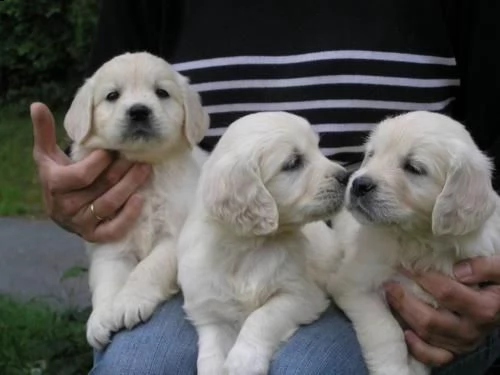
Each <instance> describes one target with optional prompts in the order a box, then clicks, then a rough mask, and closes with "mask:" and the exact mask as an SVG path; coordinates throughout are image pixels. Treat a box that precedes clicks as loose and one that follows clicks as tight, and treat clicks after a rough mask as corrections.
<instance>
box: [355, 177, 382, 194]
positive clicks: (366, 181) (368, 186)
mask: <svg viewBox="0 0 500 375" xmlns="http://www.w3.org/2000/svg"><path fill="white" fill-rule="evenodd" d="M375 187H376V184H375V182H374V181H373V180H372V179H371V178H370V177H366V176H361V177H357V178H356V179H354V181H353V182H352V187H351V191H352V193H353V194H354V195H356V196H358V197H362V196H363V195H366V194H367V193H368V192H370V191H371V190H373V189H375Z"/></svg>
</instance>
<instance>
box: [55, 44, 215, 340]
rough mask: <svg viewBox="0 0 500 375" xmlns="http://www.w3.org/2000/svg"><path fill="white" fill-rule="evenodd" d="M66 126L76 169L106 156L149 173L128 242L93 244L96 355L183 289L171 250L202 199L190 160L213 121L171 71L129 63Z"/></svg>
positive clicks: (98, 83) (88, 89)
mask: <svg viewBox="0 0 500 375" xmlns="http://www.w3.org/2000/svg"><path fill="white" fill-rule="evenodd" d="M64 124H65V128H66V130H67V132H68V134H69V136H70V138H71V139H72V140H73V141H74V144H73V147H72V157H73V159H74V160H79V159H81V158H83V157H84V156H85V155H87V154H88V153H89V152H91V151H92V150H95V149H106V150H114V151H117V152H119V154H120V155H121V156H122V157H124V158H126V159H129V160H132V161H140V162H145V163H149V164H152V166H153V173H152V178H151V180H150V181H149V182H148V183H146V185H145V186H144V187H143V188H142V191H141V195H142V197H143V200H144V206H143V209H142V213H141V216H140V218H139V219H138V220H137V223H136V224H135V226H134V228H133V229H132V230H131V231H130V233H128V235H127V236H126V237H125V238H123V239H122V240H120V241H116V242H113V243H107V244H93V243H88V244H87V248H88V250H89V254H90V270H89V279H90V280H89V283H90V289H91V292H92V307H93V311H92V314H91V316H90V318H89V320H88V322H87V339H88V342H89V343H90V345H92V346H93V347H94V348H97V349H100V348H102V347H103V346H105V345H106V344H107V343H108V342H109V340H110V335H111V333H112V332H113V331H116V330H119V329H120V328H122V327H127V328H131V327H133V326H134V325H136V324H137V323H139V322H141V321H145V320H147V319H148V318H149V317H150V316H151V314H152V313H153V311H154V310H155V308H156V307H157V305H158V304H160V303H161V302H162V301H164V300H166V299H167V298H168V297H169V296H171V295H172V294H173V293H175V292H176V291H177V289H178V288H177V285H176V277H177V260H176V251H175V245H176V241H177V237H178V234H179V232H180V229H181V227H182V224H183V223H184V220H185V218H186V216H187V213H188V210H189V208H190V202H191V200H192V198H193V196H194V192H195V189H196V185H197V181H198V177H199V173H200V165H199V162H197V159H195V156H194V154H196V155H201V150H197V149H196V147H195V145H196V144H197V143H198V142H199V141H200V140H201V139H202V138H203V136H204V134H205V131H206V129H207V127H208V116H207V115H206V114H205V112H204V111H203V109H202V106H201V103H200V99H199V96H198V94H197V93H196V92H194V91H193V90H192V89H191V88H190V87H189V85H188V81H187V79H186V78H184V77H183V76H181V75H180V74H178V73H177V72H175V71H174V70H173V69H172V67H171V66H170V65H169V64H168V63H167V62H166V61H164V60H163V59H161V58H159V57H156V56H153V55H150V54H148V53H126V54H123V55H120V56H117V57H115V58H113V59H111V60H110V61H108V62H106V63H105V64H104V65H102V67H100V68H99V69H98V70H97V71H96V72H95V74H94V75H93V76H92V77H91V78H89V79H88V80H87V81H86V82H85V84H84V85H83V86H82V87H81V88H80V89H79V91H78V93H77V94H76V97H75V98H74V100H73V103H72V105H71V107H70V109H69V111H68V113H67V114H66V118H65V121H64ZM200 160H201V159H200Z"/></svg>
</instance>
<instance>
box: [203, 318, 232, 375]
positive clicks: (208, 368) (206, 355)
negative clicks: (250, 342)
mask: <svg viewBox="0 0 500 375" xmlns="http://www.w3.org/2000/svg"><path fill="white" fill-rule="evenodd" d="M196 330H197V332H198V361H197V368H198V375H221V374H222V373H223V366H224V361H225V360H226V357H227V353H228V352H229V350H230V349H231V347H232V346H233V345H234V342H235V341H236V337H237V335H238V333H237V332H236V330H235V329H234V328H233V327H231V326H229V325H227V324H205V325H200V326H196Z"/></svg>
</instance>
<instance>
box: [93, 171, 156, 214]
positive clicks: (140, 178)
mask: <svg viewBox="0 0 500 375" xmlns="http://www.w3.org/2000/svg"><path fill="white" fill-rule="evenodd" d="M150 171H151V167H150V166H149V165H147V164H136V165H134V166H133V167H132V168H131V169H130V170H129V171H128V173H127V174H125V176H124V177H123V178H122V179H121V180H120V181H119V182H118V183H117V184H116V185H114V186H113V187H111V189H109V190H108V191H107V192H106V193H104V194H103V195H102V196H100V197H99V198H97V199H96V200H95V201H94V202H93V204H94V212H95V214H96V215H98V216H100V217H102V218H110V217H113V216H114V215H115V214H116V212H117V211H118V210H119V209H120V208H121V207H122V206H123V205H124V204H125V202H126V201H127V200H128V199H129V198H130V196H131V195H132V194H134V193H135V192H136V191H137V189H139V187H140V186H141V185H142V184H143V183H144V182H145V181H146V179H147V178H148V176H149V173H150ZM88 215H90V216H92V217H93V216H94V214H93V213H92V212H90V210H88ZM94 218H95V217H94ZM91 219H92V218H91Z"/></svg>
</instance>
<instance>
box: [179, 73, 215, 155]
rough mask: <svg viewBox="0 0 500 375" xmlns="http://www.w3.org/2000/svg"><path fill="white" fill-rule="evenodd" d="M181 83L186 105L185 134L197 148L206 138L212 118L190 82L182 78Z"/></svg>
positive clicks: (183, 99)
mask: <svg viewBox="0 0 500 375" xmlns="http://www.w3.org/2000/svg"><path fill="white" fill-rule="evenodd" d="M179 82H180V86H181V90H182V101H183V104H184V134H185V135H186V138H187V140H188V142H189V143H190V144H191V145H192V146H195V145H196V144H198V143H199V142H200V141H201V140H202V139H203V137H204V136H205V133H206V132H207V130H208V126H209V124H210V118H209V116H208V114H207V112H205V110H204V109H203V106H202V105H201V98H200V95H198V93H197V92H196V91H195V90H193V88H192V87H191V86H190V85H189V80H188V79H187V78H186V77H184V76H180V79H179Z"/></svg>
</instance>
